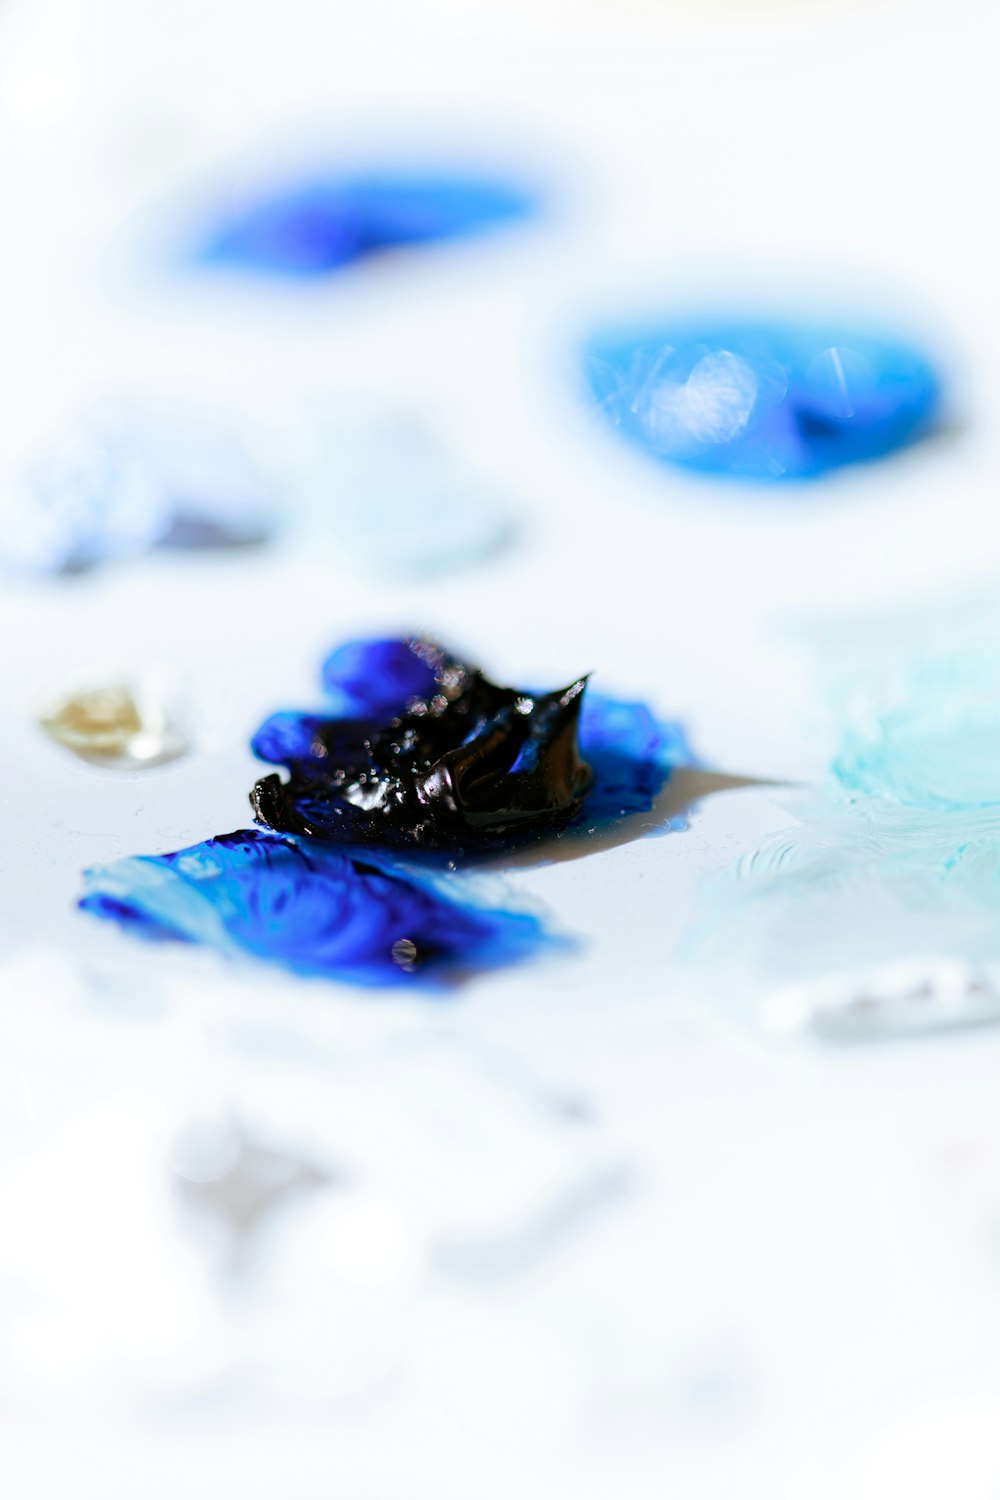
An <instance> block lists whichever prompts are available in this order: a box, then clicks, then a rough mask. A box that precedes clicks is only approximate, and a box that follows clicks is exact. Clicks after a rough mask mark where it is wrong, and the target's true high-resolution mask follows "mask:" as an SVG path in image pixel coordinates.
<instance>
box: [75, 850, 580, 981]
mask: <svg viewBox="0 0 1000 1500" xmlns="http://www.w3.org/2000/svg"><path fill="white" fill-rule="evenodd" d="M85 878H86V883H87V893H86V894H85V895H84V896H83V898H82V899H81V901H80V906H81V907H82V908H83V910H84V911H89V912H91V913H93V914H94V915H95V916H98V917H103V918H105V919H107V920H110V921H113V922H116V923H118V924H119V925H120V926H122V927H124V928H126V929H128V930H129V931H131V932H133V933H134V934H135V935H136V936H139V937H144V938H160V939H166V938H173V939H180V940H184V941H188V942H194V943H203V944H206V945H208V946H210V947H214V948H218V949H220V950H222V951H223V952H226V953H231V954H232V953H245V954H250V955H252V956H253V957H255V958H261V959H266V960H268V961H270V962H272V963H277V964H281V965H283V966H284V967H285V968H287V969H291V970H293V971H294V972H296V973H300V974H316V975H323V976H326V977H328V978H333V979H343V980H350V981H352V982H354V983H356V984H365V985H385V984H392V985H412V984H414V983H417V984H419V983H420V982H422V981H427V980H430V981H434V980H446V979H449V978H457V977H460V976H461V974H462V973H463V972H465V971H469V970H476V969H487V968H496V967H500V966H503V965H506V964H510V963H516V962H518V961H519V960H521V959H523V958H527V957H529V956H531V955H532V954H534V953H537V952H538V951H539V949H541V948H542V947H544V946H546V945H548V944H550V943H552V942H554V939H552V938H550V937H549V936H548V935H547V934H546V932H545V930H544V928H543V926H542V924H541V922H540V921H539V920H538V918H537V917H534V916H532V915H530V914H529V913H524V912H509V911H497V910H491V909H488V908H485V907H482V906H478V905H476V904H475V903H474V902H473V901H471V900H469V899H468V898H467V897H463V896H462V895H461V894H456V893H455V887H452V888H451V889H449V887H448V885H447V883H446V882H444V881H440V880H439V881H435V880H433V879H430V878H427V877H424V876H418V875H415V874H414V873H413V872H412V871H404V870H402V869H400V868H393V867H390V866H388V865H386V864H384V863H383V862H382V861H380V862H379V863H378V864H375V863H373V862H372V860H371V859H370V858H369V857H367V856H366V857H364V858H361V857H358V856H356V855H352V854H350V853H345V852H344V851H342V850H339V849H334V848H332V847H331V846H330V845H328V844H321V843H318V842H317V841H315V840H311V841H302V840H297V839H293V838H289V837H286V836H284V835H278V834H274V833H267V832H264V831H263V830H260V829H242V830H240V831H238V832H236V833H230V834H224V835H222V836H220V837H219V838H212V839H206V840H205V841H204V842H203V843H200V844H194V845H192V846H191V847H190V848H188V849H181V850H179V851H177V852H176V853H173V854H159V855H142V856H139V857H136V858H131V859H122V860H119V861H117V862H116V863H115V864H111V865H103V866H99V867H97V868H96V869H92V870H89V871H87V873H86V877H85ZM399 944H404V945H407V946H405V947H403V948H402V949H401V948H400V947H398V946H397V945H399ZM411 944H412V945H413V948H412V949H411V948H410V947H409V945H411ZM394 948H395V954H396V956H395V957H394Z"/></svg>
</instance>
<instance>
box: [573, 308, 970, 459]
mask: <svg viewBox="0 0 1000 1500" xmlns="http://www.w3.org/2000/svg"><path fill="white" fill-rule="evenodd" d="M584 370H585V374H586V378H587V380H588V382H589V385H590V389H591V392H592V393H593V395H594V396H595V397H596V398H597V401H598V403H599V405H600V409H601V410H602V411H603V413H604V414H605V416H606V417H607V418H608V420H609V421H610V422H611V423H612V424H613V425H614V426H615V427H617V428H618V430H619V432H620V433H621V434H622V436H623V437H624V438H626V439H627V440H628V441H629V442H630V443H633V444H634V445H635V446H636V447H638V448H641V449H642V450H643V451H644V452H645V453H647V454H650V455H651V456H652V457H654V458H656V459H659V460H661V461H662V462H664V463H670V464H676V465H679V466H680V467H681V468H685V469H692V470H696V471H699V472H701V473H705V474H717V475H724V476H726V477H727V478H731V479H740V480H751V481H758V482H759V481H765V482H769V481H778V480H789V479H792V480H794V479H814V478H817V477H819V476H821V475H823V474H826V473H828V472H829V471H831V470H833V469H837V468H840V467H841V466H843V465H845V464H852V463H857V462H860V461H864V460H868V459H876V458H882V457H884V456H885V455H886V454H889V453H892V452H894V451H895V450H897V449H899V448H901V447H903V446H905V445H906V444H908V443H911V442H913V441H914V440H915V439H917V438H919V437H921V436H923V435H925V434H926V433H928V432H930V431H931V430H932V429H933V428H934V426H935V424H936V422H937V421H938V419H939V415H940V408H941V385H940V381H939V378H938V376H937V374H936V372H935V370H934V368H933V367H932V365H931V364H930V362H929V361H928V360H927V359H926V358H925V357H924V356H923V355H922V354H921V353H919V352H918V351H917V350H915V349H913V348H911V347H910V346H909V345H907V344H906V343H903V342H900V341H898V340H895V339H891V338H881V337H877V336H874V335H871V334H867V333H859V332H856V331H854V330H852V329H848V328H835V327H827V328H824V327H821V326H816V327H812V326H807V325H796V324H791V323H790V324H781V323H776V324H765V323H759V324H758V323H753V322H723V323H711V322H709V323H707V324H700V323H689V324H683V323H682V324H678V325H677V326H674V327H670V326H664V327H662V328H650V329H646V330H637V331H632V332H627V331H626V332H619V333H612V334H607V335H599V336H597V337H595V338H593V339H592V340H591V341H590V343H589V344H588V345H587V346H586V348H585V351H584Z"/></svg>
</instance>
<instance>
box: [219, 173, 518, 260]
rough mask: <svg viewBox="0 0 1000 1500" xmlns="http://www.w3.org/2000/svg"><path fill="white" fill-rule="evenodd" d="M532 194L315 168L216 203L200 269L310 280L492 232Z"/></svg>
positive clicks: (490, 182) (486, 184)
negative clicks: (395, 253) (379, 257)
mask: <svg viewBox="0 0 1000 1500" xmlns="http://www.w3.org/2000/svg"><path fill="white" fill-rule="evenodd" d="M536 207H537V202H536V198H535V195H534V194H533V193H532V192H530V191H528V190H527V189H526V188H524V187H522V186H521V185H519V184H518V183H515V182H512V181H505V180H503V179H500V178H491V177H487V176H476V175H471V174H468V173H460V172H454V173H452V172H448V171H444V170H435V169H430V170H422V169H416V168H415V169H412V170H407V169H399V170H396V171H381V172H379V171H373V172H368V173H364V172H359V173H341V172H337V171H330V172H327V173H316V174H314V175H311V176H308V177H302V178H300V179H296V178H288V179H286V180H285V181H284V182H280V181H278V182H274V183H273V184H270V185H262V186H261V187H260V188H259V189H258V191H257V192H256V193H253V194H251V195H249V196H247V197H246V198H244V200H243V201H242V202H237V203H229V204H227V205H226V206H225V207H224V208H220V211H219V213H218V214H217V216H216V218H215V221H214V222H212V223H210V224H209V225H208V226H207V228H206V229H205V232H204V235H203V238H202V240H201V242H200V244H199V246H198V247H197V251H196V256H195V258H196V260H197V261H198V262H200V263H201V264H203V265H207V266H217V267H221V268H223V269H229V270H236V271H250V272H257V273H262V274H265V275H270V276H278V277H290V278H295V279H301V280H308V279H311V278H315V277H323V276H328V275H330V274H331V273H333V272H335V271H339V270H341V269H343V268H344V267H346V266H348V265H351V264H352V263H355V262H357V261H361V260H365V259H367V258H368V257H370V256H373V255H376V254H379V253H380V252H382V251H386V250H397V249H401V248H414V247H417V246H422V245H429V244H434V243H436V242H440V241H446V240H453V239H460V238H463V237H465V236H468V235H472V234H480V233H483V232H484V231H487V230H491V229H497V228H500V227H502V226H503V225H505V224H509V223H513V222H517V221H518V220H521V219H524V218H526V217H528V216H529V215H531V214H532V213H533V212H534V211H535V209H536Z"/></svg>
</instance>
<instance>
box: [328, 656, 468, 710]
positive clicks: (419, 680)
mask: <svg viewBox="0 0 1000 1500" xmlns="http://www.w3.org/2000/svg"><path fill="white" fill-rule="evenodd" d="M440 655H441V653H440V652H439V651H437V650H436V649H435V648H433V647H430V646H429V645H428V644H427V643H426V642H422V641H420V640H419V639H418V638H416V637H414V638H413V639H411V640H405V641H400V640H357V641H346V642H345V643H344V644H343V645H342V646H337V647H336V649H335V650H333V651H331V652H330V655H329V656H328V657H327V658H326V660H325V661H324V663H323V668H322V681H323V688H324V691H325V692H326V693H327V694H329V695H330V696H331V697H333V698H336V697H337V696H338V695H342V696H343V699H344V700H345V702H346V703H349V704H350V705H351V706H352V709H353V712H352V713H351V714H350V715H349V716H350V717H351V718H364V717H371V718H375V719H378V720H380V721H381V722H383V723H385V722H388V720H389V719H391V718H393V716H394V715H395V714H398V713H402V711H403V709H404V708H405V707H406V704H407V702H408V700H409V699H410V698H429V697H432V696H433V694H434V692H435V682H436V676H435V671H436V668H437V666H438V664H439V661H440Z"/></svg>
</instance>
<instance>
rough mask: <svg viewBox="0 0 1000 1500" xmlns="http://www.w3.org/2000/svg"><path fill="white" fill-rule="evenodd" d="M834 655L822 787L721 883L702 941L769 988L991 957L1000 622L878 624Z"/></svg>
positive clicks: (939, 615) (997, 860)
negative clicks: (903, 964)
mask: <svg viewBox="0 0 1000 1500" xmlns="http://www.w3.org/2000/svg"><path fill="white" fill-rule="evenodd" d="M833 654H834V655H835V656H836V657H837V658H838V660H837V662H836V665H835V668H834V669H833V670H832V672H831V682H832V686H831V690H830V696H831V702H832V706H833V714H834V723H835V732H836V741H837V742H836V747H835V751H834V754H833V757H832V760H831V764H830V770H829V774H828V776H827V779H826V782H825V784H824V785H823V786H822V788H820V789H817V790H814V791H810V792H804V793H797V794H795V795H794V797H793V798H791V799H790V806H791V810H792V812H793V813H794V814H795V816H796V817H797V819H798V822H797V824H796V825H795V826H793V827H791V828H789V829H787V830H785V831H783V832H782V833H780V834H778V835H775V836H774V837H772V838H770V839H768V840H767V841H766V842H765V843H764V844H763V845H762V847H760V848H759V849H757V850H756V851H755V852H754V853H753V854H751V855H749V856H746V857H744V858H743V859H741V860H740V861H739V862H738V864H737V865H736V866H735V867H734V868H733V869H732V870H730V871H729V872H727V874H726V875H725V876H724V877H723V878H722V879H721V880H718V881H716V882H715V884H714V886H713V891H712V896H713V910H712V914H711V917H710V920H709V921H708V923H707V924H706V927H705V930H704V933H703V936H704V938H705V939H706V940H707V942H708V943H709V944H710V945H711V947H712V948H713V949H714V950H715V951H716V952H720V951H724V952H725V953H727V954H728V955H729V956H730V959H731V961H732V962H733V963H737V964H739V965H741V966H742V967H743V968H744V969H745V970H746V971H747V972H750V971H752V972H754V973H756V974H758V975H760V976H763V977H765V978H767V977H770V978H772V979H775V980H782V979H786V978H807V977H822V976H824V975H828V974H837V973H838V972H840V971H843V970H845V969H857V968H858V967H859V966H862V965H873V964H882V963H886V962H888V961H891V960H895V959H899V958H906V957H910V956H913V955H933V956H935V957H936V958H941V957H944V958H954V959H957V960H962V961H968V962H981V961H982V962H986V961H993V960H998V959H1000V922H998V921H997V912H998V909H1000V754H998V752H1000V620H998V619H997V617H996V615H995V614H994V613H993V612H992V611H990V612H988V613H987V615H986V617H985V618H980V619H978V620H976V619H970V618H968V617H966V618H965V619H957V618H956V617H955V616H954V615H953V614H951V615H950V614H946V613H944V612H941V611H937V612H931V613H929V614H928V616H927V618H926V619H925V620H924V621H922V622H919V623H917V624H915V625H913V626H912V627H909V628H907V627H903V628H901V629H897V630H893V629H891V628H887V627H886V626H884V625H881V626H880V624H879V623H878V622H874V623H872V625H871V626H870V627H869V628H868V629H867V630H866V631H865V632H864V634H863V636H862V638H861V640H860V642H859V643H858V644H857V645H856V647H851V648H850V649H847V648H843V649H840V648H837V647H834V648H833Z"/></svg>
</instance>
